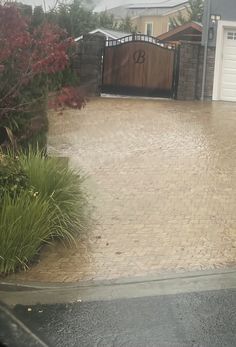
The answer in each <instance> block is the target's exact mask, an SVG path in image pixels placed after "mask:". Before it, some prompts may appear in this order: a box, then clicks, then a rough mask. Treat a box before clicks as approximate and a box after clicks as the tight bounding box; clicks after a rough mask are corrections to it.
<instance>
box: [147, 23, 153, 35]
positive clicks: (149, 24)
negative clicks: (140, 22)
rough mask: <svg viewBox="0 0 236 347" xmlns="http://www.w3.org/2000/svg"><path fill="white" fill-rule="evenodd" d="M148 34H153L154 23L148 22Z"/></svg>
mask: <svg viewBox="0 0 236 347" xmlns="http://www.w3.org/2000/svg"><path fill="white" fill-rule="evenodd" d="M146 35H148V36H152V35H153V23H146Z"/></svg>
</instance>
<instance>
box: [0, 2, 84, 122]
mask: <svg viewBox="0 0 236 347" xmlns="http://www.w3.org/2000/svg"><path fill="white" fill-rule="evenodd" d="M28 22H30V21H27V20H26V19H25V17H23V16H21V14H20V13H19V11H18V10H17V8H16V7H15V6H14V5H11V4H10V5H9V4H5V5H0V74H1V80H2V81H4V83H1V85H0V103H1V105H2V108H0V119H1V117H3V116H4V117H5V116H6V114H7V112H8V111H7V110H11V109H17V107H18V106H19V105H18V104H17V103H18V102H19V101H18V99H19V98H20V97H21V93H22V88H24V91H25V90H26V89H27V88H29V93H28V94H29V95H30V89H31V85H32V82H34V80H35V78H37V77H38V76H41V75H42V76H47V78H48V79H49V80H50V76H51V75H54V74H56V73H58V72H60V71H63V70H64V69H65V68H66V67H67V66H68V63H69V55H68V51H69V49H70V48H71V47H73V45H74V40H73V39H72V38H68V37H67V36H66V32H65V31H64V30H62V29H60V28H59V27H58V26H55V25H53V24H49V23H44V24H43V25H42V26H39V27H37V28H36V29H32V28H30V27H29V25H28ZM17 98H18V99H17ZM32 101H33V100H32ZM57 102H58V104H56V103H57ZM54 104H55V105H56V106H59V107H62V106H63V105H66V106H69V107H73V108H81V107H83V106H84V99H83V98H82V97H81V96H80V95H79V93H78V91H77V90H76V89H74V88H71V87H66V88H63V90H62V91H61V92H60V93H59V95H58V97H57V98H56V99H55V101H54Z"/></svg>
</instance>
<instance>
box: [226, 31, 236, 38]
mask: <svg viewBox="0 0 236 347" xmlns="http://www.w3.org/2000/svg"><path fill="white" fill-rule="evenodd" d="M227 39H228V40H236V32H231V31H228V32H227Z"/></svg>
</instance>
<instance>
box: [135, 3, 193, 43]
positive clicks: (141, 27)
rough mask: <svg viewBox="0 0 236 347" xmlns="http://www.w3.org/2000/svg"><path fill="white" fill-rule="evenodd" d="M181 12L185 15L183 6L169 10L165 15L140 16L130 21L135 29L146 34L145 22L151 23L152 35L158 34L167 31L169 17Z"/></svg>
mask: <svg viewBox="0 0 236 347" xmlns="http://www.w3.org/2000/svg"><path fill="white" fill-rule="evenodd" d="M179 12H181V13H182V15H183V16H186V15H187V11H186V9H185V8H183V9H182V10H180V11H176V12H170V13H169V14H168V15H165V16H140V17H136V18H132V23H133V25H134V26H136V27H137V31H138V32H140V33H142V34H146V25H147V23H153V35H152V36H155V37H156V36H159V35H161V34H163V33H165V32H167V31H169V22H170V18H173V17H177V16H178V13H179Z"/></svg>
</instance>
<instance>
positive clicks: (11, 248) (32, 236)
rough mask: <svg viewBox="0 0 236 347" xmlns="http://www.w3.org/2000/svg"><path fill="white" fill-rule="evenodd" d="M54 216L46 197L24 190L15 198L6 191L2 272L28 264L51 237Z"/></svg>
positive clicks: (1, 214)
mask: <svg viewBox="0 0 236 347" xmlns="http://www.w3.org/2000/svg"><path fill="white" fill-rule="evenodd" d="M54 218H55V214H54V211H52V210H51V209H50V202H49V201H47V200H46V199H43V198H39V197H34V198H32V196H31V195H30V194H29V193H28V192H23V191H22V192H21V193H20V194H19V196H18V197H17V198H16V199H13V198H12V197H11V196H10V195H9V194H8V193H6V194H5V196H4V198H3V200H2V205H1V210H0V220H1V222H0V273H5V274H6V273H9V272H11V271H15V270H16V269H18V268H19V267H21V268H26V267H27V263H28V262H29V261H30V260H31V259H32V258H33V257H34V256H35V255H36V254H37V252H38V251H39V249H40V247H41V245H42V243H43V242H46V241H47V240H48V239H49V238H50V234H51V225H52V223H53V222H54Z"/></svg>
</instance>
